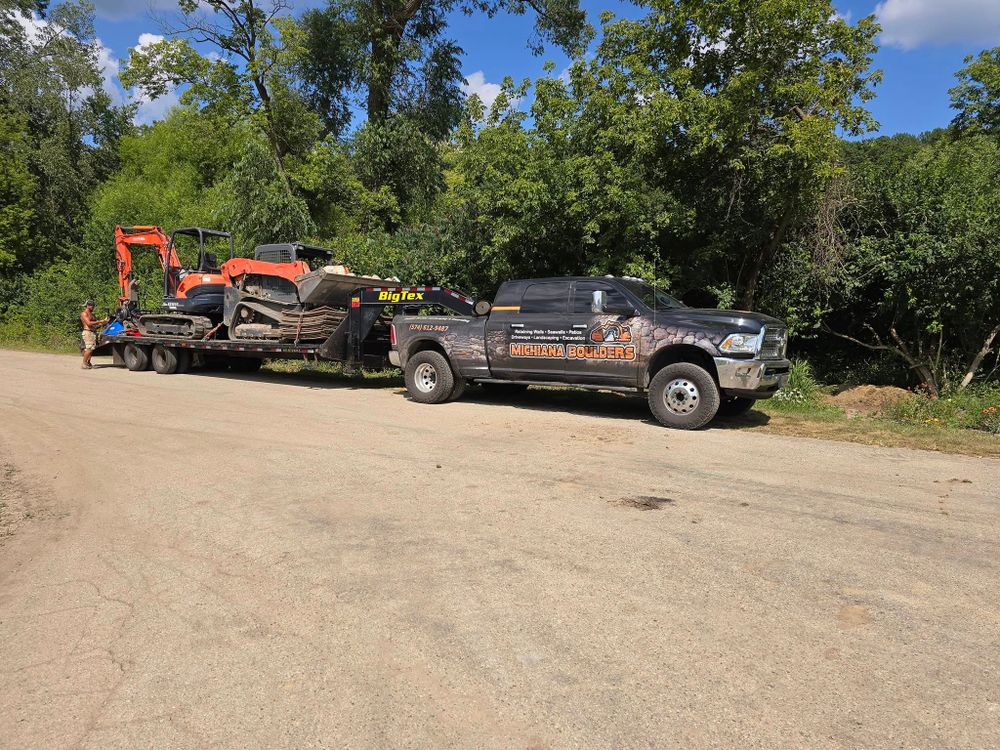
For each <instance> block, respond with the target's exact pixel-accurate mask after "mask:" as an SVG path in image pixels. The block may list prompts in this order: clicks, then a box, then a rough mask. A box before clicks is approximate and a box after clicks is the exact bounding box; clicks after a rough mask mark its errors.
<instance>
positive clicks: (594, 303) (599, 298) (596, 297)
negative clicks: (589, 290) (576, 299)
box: [590, 289, 608, 315]
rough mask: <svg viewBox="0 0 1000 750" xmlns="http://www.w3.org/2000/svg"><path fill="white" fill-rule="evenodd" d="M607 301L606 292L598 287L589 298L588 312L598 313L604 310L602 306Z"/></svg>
mask: <svg viewBox="0 0 1000 750" xmlns="http://www.w3.org/2000/svg"><path fill="white" fill-rule="evenodd" d="M607 302H608V293H607V292H604V291H602V290H600V289H598V290H595V291H594V292H593V296H592V297H591V299H590V312H592V313H593V314H594V315H600V314H602V313H603V312H604V306H605V305H606V304H607Z"/></svg>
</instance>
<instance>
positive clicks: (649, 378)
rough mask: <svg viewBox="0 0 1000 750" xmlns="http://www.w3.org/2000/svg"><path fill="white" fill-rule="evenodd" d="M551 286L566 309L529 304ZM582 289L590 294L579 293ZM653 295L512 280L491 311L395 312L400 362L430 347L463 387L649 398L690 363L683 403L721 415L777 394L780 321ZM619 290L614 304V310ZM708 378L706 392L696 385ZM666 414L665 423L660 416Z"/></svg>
mask: <svg viewBox="0 0 1000 750" xmlns="http://www.w3.org/2000/svg"><path fill="white" fill-rule="evenodd" d="M546 285H548V286H550V287H552V286H556V285H562V288H565V290H566V296H565V297H564V299H565V308H563V309H558V308H559V304H558V299H559V296H561V295H560V294H558V293H556V294H548V299H550V300H551V299H555V300H557V303H556V304H554V305H550V306H549V309H544V307H543V306H541V305H536V306H534V307H532V306H531V305H529V304H528V300H529V297H530V293H529V292H528V291H527V290H528V289H529V288H531V287H532V286H534V287H538V286H546ZM577 285H579V286H580V287H581V289H583V290H585V293H580V294H577V293H576V288H577ZM595 287H606V288H608V289H609V290H610V292H609V293H606V294H605V295H603V296H602V295H601V294H598V293H594V295H593V297H594V301H593V302H592V303H591V302H590V300H589V297H590V296H591V295H590V290H592V289H594V288H595ZM636 290H638V293H637V292H636ZM650 290H651V291H652V293H653V299H654V300H659V299H660V298H658V297H655V292H656V290H655V289H652V287H650V286H649V285H645V286H643V285H642V283H639V281H638V280H619V279H613V278H610V277H601V278H588V277H579V278H571V279H534V280H530V279H529V280H524V281H515V282H507V283H506V284H504V285H503V286H502V287H501V288H500V290H499V292H498V293H497V296H496V300H495V302H494V307H493V309H492V310H491V311H490V313H489V314H488V315H484V316H473V317H471V318H465V317H456V316H427V315H420V316H406V315H399V316H396V318H395V319H394V320H393V325H394V328H395V330H396V335H397V339H398V340H397V343H396V350H397V353H398V356H397V359H398V361H399V364H400V366H402V367H403V368H404V371H405V369H406V367H407V362H408V361H409V359H410V358H411V357H413V356H415V355H416V354H417V353H419V352H422V351H426V350H428V349H431V350H434V351H440V352H441V353H442V354H443V355H444V357H445V358H446V360H447V361H448V362H449V363H450V367H451V369H452V370H453V375H454V377H455V378H457V379H458V380H459V381H462V382H464V381H472V382H476V381H493V382H497V381H501V382H521V383H548V382H552V383H554V384H562V385H571V386H572V385H579V386H583V387H598V388H600V387H608V388H613V389H617V390H626V389H631V390H634V391H636V392H640V393H641V392H646V391H649V393H650V398H653V395H652V393H653V389H654V386H656V382H657V381H656V376H657V375H658V373H659V372H660V371H661V370H663V369H664V368H668V369H670V372H673V371H675V370H676V371H678V372H680V371H681V370H684V368H685V367H686V368H687V370H684V371H685V372H691V373H694V374H693V375H691V376H690V377H688V379H686V380H685V379H683V378H681V379H679V380H678V383H685V384H686V386H685V387H687V388H688V389H689V393H690V394H691V400H689V401H688V402H687V405H686V406H685V407H684V409H687V410H688V411H693V410H696V409H698V408H701V407H699V406H697V405H698V404H700V403H703V402H704V403H709V404H714V406H711V409H716V408H719V406H720V403H721V402H723V401H727V400H728V401H732V400H733V399H737V400H739V399H742V400H743V401H748V400H753V399H759V398H768V397H770V396H771V395H773V394H774V392H776V391H777V390H778V388H780V387H781V385H783V384H784V382H785V380H787V373H788V368H789V363H788V362H787V360H786V359H785V358H784V341H785V338H784V336H785V333H784V332H785V327H784V324H783V323H781V321H779V320H776V319H774V318H770V317H768V316H766V315H761V314H757V313H749V312H742V311H727V310H709V309H692V308H687V307H684V306H683V305H681V304H680V303H677V302H676V301H675V300H672V298H669V297H668V299H669V300H670V301H671V302H673V303H674V304H671V305H669V306H666V307H660V306H659V303H658V302H656V301H654V302H652V303H649V304H647V302H646V300H647V299H648V298H649V296H650V295H649V294H648V292H650ZM612 293H613V295H614V296H613V299H614V304H613V305H612V304H608V300H609V299H610V298H611V295H612ZM574 295H575V296H574ZM538 296H539V297H542V295H538ZM522 303H523V304H522ZM651 304H652V305H653V306H650V305H651ZM599 305H600V307H598V306H599ZM553 308H555V309H553ZM766 329H767V330H771V331H772V332H773V336H772V338H771V340H772V341H780V344H779V345H778V346H777V349H776V350H775V351H773V352H772V353H771V354H770V355H768V356H762V357H761V358H758V356H757V355H758V354H760V353H761V352H762V351H763V342H764V341H765V339H766V337H765V330H766ZM733 341H736V342H738V345H739V346H743V347H744V349H743V350H742V351H740V352H738V353H736V354H735V355H733V354H731V352H730V351H729V348H728V347H729V345H731V344H732V342H733ZM746 342H749V344H748V343H746ZM747 346H749V347H750V348H749V349H746V348H745V347H747ZM432 359H433V358H432ZM424 360H427V357H426V356H425V357H423V358H422V360H421V361H424ZM680 365H683V367H679V366H680ZM692 367H694V368H696V370H692V369H691V368H692ZM698 372H700V373H701V375H698ZM695 376H697V377H695ZM692 378H693V379H692ZM699 378H700V382H701V386H700V390H698V388H696V387H695V385H693V383H694V380H698V379H699ZM705 378H708V381H706V380H705ZM656 387H658V386H656ZM678 387H679V386H678ZM692 388H693V389H694V390H691V389H692ZM671 392H672V393H674V396H675V397H676V398H677V399H681V398H682V396H683V394H681V393H680V391H679V390H677V388H674V391H671ZM713 392H714V393H715V395H714V396H713V395H712V393H713ZM425 395H426V394H425ZM728 401H727V403H728ZM741 403H742V402H741ZM692 404H694V406H692ZM678 408H679V409H680V407H678ZM681 411H683V409H681ZM654 414H656V409H654ZM713 414H714V411H713ZM657 418H658V419H660V420H661V421H663V418H661V416H660V415H659V414H657Z"/></svg>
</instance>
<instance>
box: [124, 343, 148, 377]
mask: <svg viewBox="0 0 1000 750" xmlns="http://www.w3.org/2000/svg"><path fill="white" fill-rule="evenodd" d="M122 359H123V360H125V367H127V368H128V369H129V371H130V372H142V371H143V370H148V369H149V348H148V347H145V346H138V345H137V344H126V345H125V351H123V352H122Z"/></svg>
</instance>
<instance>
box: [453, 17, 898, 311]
mask: <svg viewBox="0 0 1000 750" xmlns="http://www.w3.org/2000/svg"><path fill="white" fill-rule="evenodd" d="M646 7H647V8H648V12H647V13H646V14H645V15H644V16H642V17H641V18H639V19H635V20H629V19H616V18H615V17H613V16H612V15H611V14H605V15H604V16H603V17H602V32H603V33H602V38H601V40H600V42H599V44H598V46H597V49H596V54H595V55H594V56H593V57H592V58H589V59H585V60H579V61H577V62H576V63H575V64H574V65H573V66H572V67H571V68H570V70H569V73H568V79H569V80H568V83H567V82H564V81H562V80H559V79H556V78H553V77H551V76H550V77H547V78H545V79H542V80H541V81H539V82H538V84H537V89H536V99H535V103H534V104H533V106H532V109H531V115H532V118H533V120H534V125H533V127H531V128H528V129H524V128H523V127H522V125H521V123H520V121H519V120H518V119H517V118H516V117H512V116H510V115H509V113H508V114H505V110H506V109H507V108H508V107H509V104H510V102H511V100H512V99H516V98H517V97H519V96H523V95H524V92H523V90H515V89H514V88H513V87H512V86H511V87H509V88H508V91H507V92H506V95H505V97H502V98H501V99H500V100H498V102H497V103H496V104H495V105H494V110H493V112H492V113H491V116H490V117H489V118H488V119H487V121H486V123H485V125H484V126H483V127H482V128H479V129H476V128H474V127H468V128H466V130H465V131H464V132H465V135H464V136H460V145H461V147H462V149H463V157H462V158H461V159H460V161H459V171H460V173H461V175H462V181H461V187H460V188H459V191H460V192H461V191H464V194H465V196H466V201H465V203H464V205H463V206H462V209H461V211H460V212H459V213H460V216H461V217H462V220H465V221H468V222H470V231H471V232H472V233H473V234H471V235H470V236H477V238H478V239H479V241H480V243H481V244H482V246H484V247H486V248H487V252H493V251H494V249H496V248H500V247H506V248H507V249H506V250H504V251H503V254H504V255H505V257H506V258H508V259H509V260H510V262H511V263H512V264H513V265H511V263H508V264H507V265H506V266H505V265H504V264H503V263H501V264H498V266H497V268H496V270H497V271H501V270H503V271H506V272H509V271H512V270H515V268H516V269H517V271H516V272H534V271H541V270H543V269H544V270H547V271H550V272H560V273H561V272H568V271H586V272H596V271H602V272H608V271H614V272H623V271H624V272H627V270H628V269H632V270H633V271H634V272H641V273H644V274H652V273H654V269H655V272H656V273H657V274H659V275H660V276H661V277H667V278H669V277H670V276H671V275H672V276H673V277H674V278H675V279H676V280H677V281H678V282H679V283H681V284H684V285H686V286H697V285H702V286H709V285H713V286H717V287H723V288H725V287H729V288H735V289H737V290H738V292H739V294H738V302H739V304H740V305H741V306H743V307H751V306H753V304H754V303H755V301H756V300H757V298H758V288H759V280H760V278H761V274H762V273H764V272H765V271H766V270H767V269H768V268H770V267H771V266H772V264H773V263H774V261H775V259H776V258H777V257H778V255H779V252H780V250H781V248H782V247H783V244H784V242H785V240H786V239H787V238H788V237H789V236H792V235H793V234H794V233H795V232H796V231H798V229H799V227H800V226H802V225H805V224H807V223H808V222H809V221H810V220H811V217H812V216H813V214H814V212H815V210H816V207H817V204H818V202H819V200H820V198H821V197H822V196H823V195H824V193H825V191H826V188H827V186H828V184H829V183H830V181H831V180H832V179H833V178H834V177H835V176H836V175H837V174H838V172H839V171H840V167H839V164H838V159H839V154H840V148H839V139H838V135H837V132H838V130H842V131H845V132H848V133H852V134H860V133H863V132H865V131H866V130H867V129H868V128H869V127H872V126H873V125H874V123H873V121H872V119H871V117H870V115H869V114H868V112H867V111H866V110H865V108H864V106H863V105H864V102H865V101H867V100H868V99H870V98H871V96H872V95H873V91H872V86H873V85H874V84H875V83H876V82H877V80H878V78H879V74H878V73H877V72H872V71H871V70H870V64H871V54H872V52H873V51H874V49H875V45H874V41H873V40H874V37H875V35H876V33H877V31H878V27H877V25H876V24H875V23H874V21H873V20H872V19H871V18H865V19H861V20H860V21H859V22H857V23H856V24H851V23H848V22H847V21H846V20H844V19H843V18H841V17H839V16H837V15H836V14H835V12H834V9H833V7H832V5H831V4H830V2H829V1H828V0H764V1H763V2H759V1H757V0H753V1H751V0H726V1H725V2H713V3H704V2H700V1H695V0H654V2H651V3H649V4H648V5H647V6H646ZM484 231H485V234H483V232H484ZM472 244H476V243H475V242H473V243H472ZM682 268H683V270H684V278H683V279H682V278H681V276H680V275H679V274H678V273H677V271H678V269H682Z"/></svg>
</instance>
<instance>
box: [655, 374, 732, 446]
mask: <svg viewBox="0 0 1000 750" xmlns="http://www.w3.org/2000/svg"><path fill="white" fill-rule="evenodd" d="M719 401H720V397H719V386H717V385H716V384H715V380H714V379H713V378H712V376H711V375H710V374H709V373H708V371H707V370H705V368H703V367H699V366H698V365H696V364H692V363H691V362H675V363H674V364H672V365H667V366H666V367H664V368H663V369H662V370H660V371H659V372H658V373H656V375H654V376H653V380H652V381H651V382H650V384H649V410H650V411H651V412H653V416H654V417H656V420H657V421H658V422H659V423H660V424H662V425H666V426H667V427H675V428H677V429H680V430H697V429H698V428H699V427H704V426H705V425H707V424H708V423H709V422H711V421H712V418H713V417H715V414H716V412H718V411H719Z"/></svg>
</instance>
